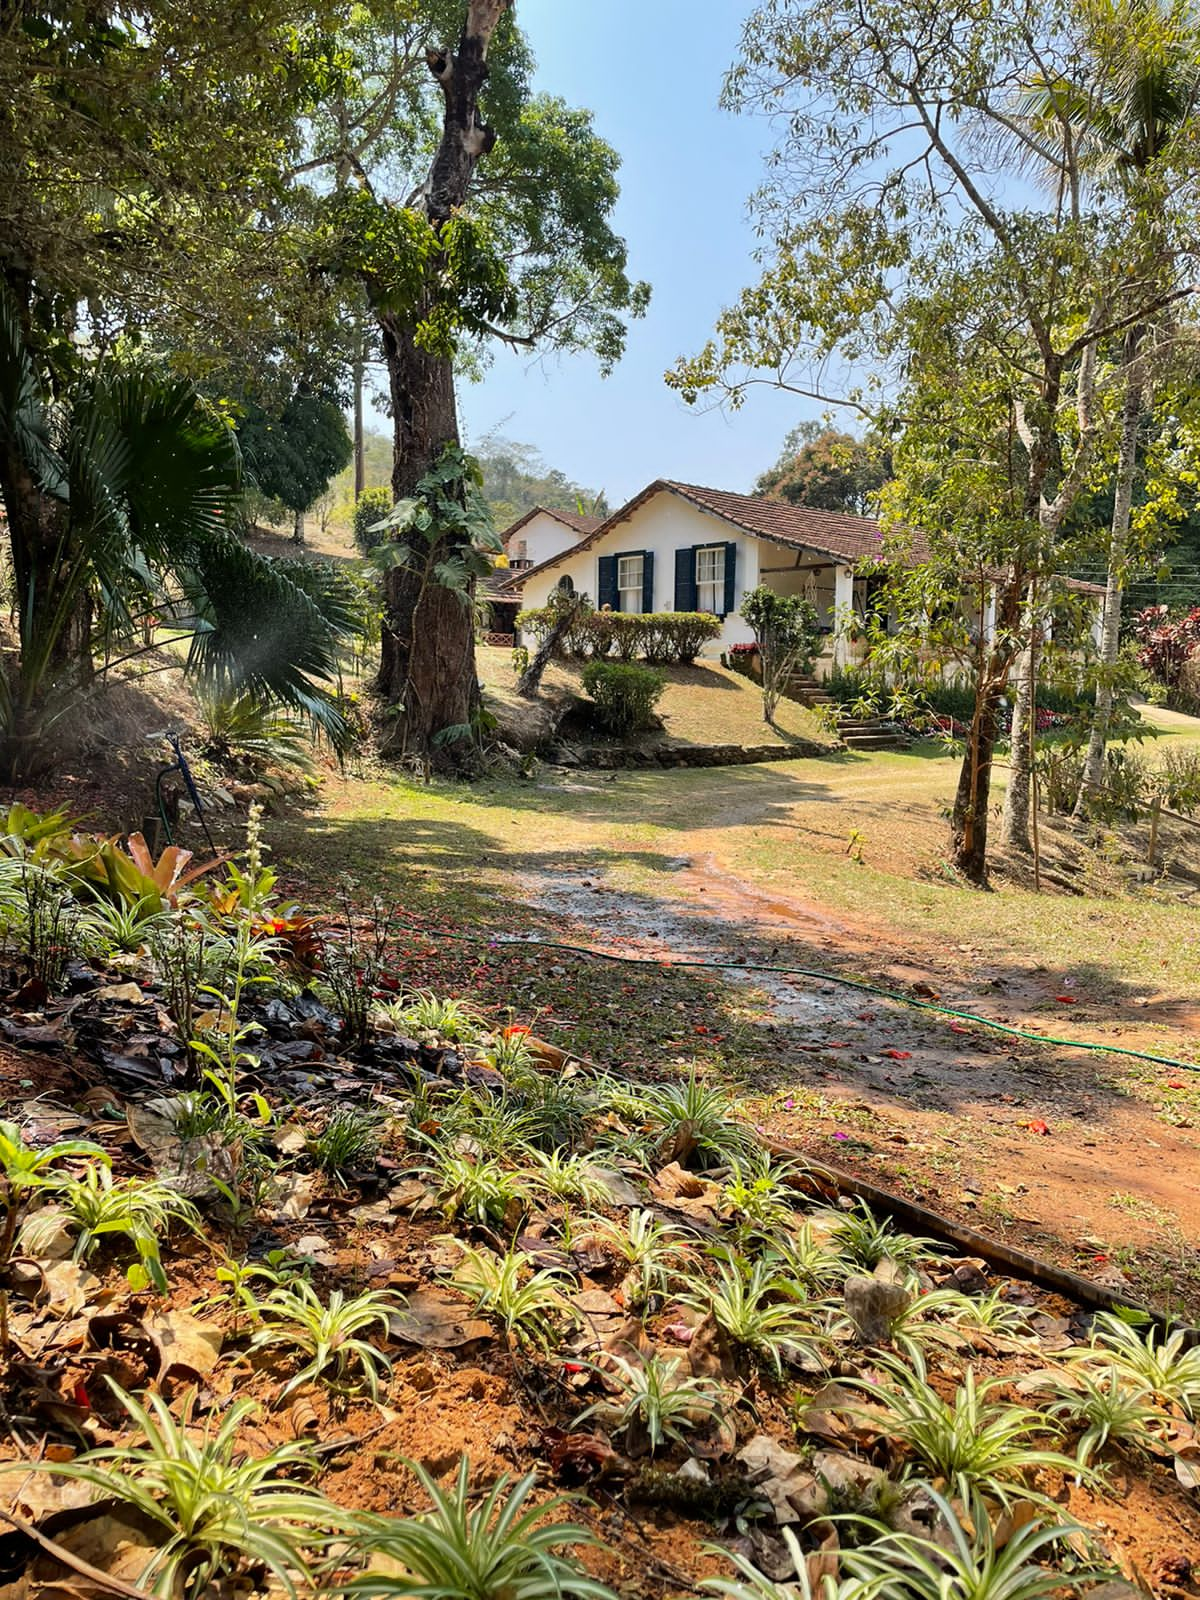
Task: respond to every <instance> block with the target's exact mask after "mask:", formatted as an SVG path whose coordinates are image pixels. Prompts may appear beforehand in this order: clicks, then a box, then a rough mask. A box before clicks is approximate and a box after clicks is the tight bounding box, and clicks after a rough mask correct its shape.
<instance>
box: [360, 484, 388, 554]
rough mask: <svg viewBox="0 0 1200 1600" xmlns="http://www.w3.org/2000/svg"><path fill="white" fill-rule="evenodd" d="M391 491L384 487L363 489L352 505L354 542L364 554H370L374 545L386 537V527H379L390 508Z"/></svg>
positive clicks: (380, 542)
mask: <svg viewBox="0 0 1200 1600" xmlns="http://www.w3.org/2000/svg"><path fill="white" fill-rule="evenodd" d="M392 504H393V501H392V491H391V490H390V489H386V488H382V487H380V488H374V489H364V490H363V492H362V493H361V494H360V495H359V497H358V499H357V501H356V502H355V505H354V518H353V522H352V528H353V532H354V543H355V544H356V545H357V547H358V549H359V550H360V551H361V552H362V553H363V555H364V556H366V555H370V553H371V551H372V550H374V549H375V547H376V545H380V544H382V543H383V542H384V540H385V539H386V538H387V536H388V534H387V529H386V528H383V527H380V526H379V524H380V523H382V522H383V521H384V520H385V518H386V517H387V516H388V515H389V514H390V512H391V509H392Z"/></svg>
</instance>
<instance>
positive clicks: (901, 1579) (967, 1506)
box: [725, 1488, 1103, 1600]
mask: <svg viewBox="0 0 1200 1600" xmlns="http://www.w3.org/2000/svg"><path fill="white" fill-rule="evenodd" d="M928 1493H929V1495H930V1498H931V1499H932V1500H933V1503H934V1506H935V1507H936V1513H937V1524H936V1525H937V1527H938V1529H939V1530H940V1529H941V1528H945V1529H946V1530H947V1533H948V1535H949V1538H948V1540H947V1539H943V1538H930V1537H926V1536H925V1535H923V1534H919V1533H913V1532H911V1531H907V1530H905V1531H901V1532H897V1531H895V1530H893V1529H890V1528H887V1527H884V1526H883V1525H882V1524H880V1523H871V1522H866V1523H865V1527H866V1528H867V1529H869V1530H870V1531H871V1532H873V1533H876V1534H878V1535H879V1537H878V1538H877V1539H875V1540H873V1541H872V1542H870V1543H864V1544H860V1545H859V1546H858V1547H857V1548H856V1549H851V1550H848V1551H846V1552H845V1553H844V1555H843V1558H842V1559H843V1563H844V1565H845V1567H846V1568H847V1569H848V1571H849V1572H850V1573H851V1574H852V1575H853V1576H852V1578H851V1582H857V1583H858V1584H859V1585H860V1587H859V1589H858V1590H857V1591H852V1593H856V1595H857V1596H861V1600H869V1597H870V1596H872V1595H882V1594H887V1595H888V1596H892V1595H895V1596H896V1597H897V1600H1050V1597H1051V1596H1052V1595H1057V1594H1061V1593H1062V1592H1063V1591H1064V1590H1067V1591H1068V1592H1070V1591H1072V1590H1076V1589H1090V1588H1091V1587H1092V1586H1093V1585H1095V1584H1097V1583H1098V1582H1100V1581H1101V1579H1102V1576H1103V1574H1102V1573H1100V1572H1098V1571H1095V1570H1090V1569H1087V1568H1082V1569H1079V1570H1076V1571H1074V1572H1067V1573H1064V1572H1060V1571H1057V1570H1055V1569H1054V1568H1053V1567H1050V1566H1048V1565H1046V1556H1047V1554H1048V1553H1049V1551H1050V1550H1051V1548H1052V1547H1053V1546H1054V1545H1055V1544H1058V1543H1060V1542H1065V1541H1077V1540H1078V1539H1079V1537H1080V1529H1079V1528H1078V1527H1077V1526H1076V1525H1075V1524H1073V1523H1070V1522H1064V1521H1062V1520H1060V1514H1059V1512H1058V1510H1057V1507H1055V1508H1054V1509H1053V1513H1052V1514H1053V1517H1054V1520H1053V1521H1049V1522H1048V1521H1046V1520H1045V1517H1044V1515H1043V1514H1034V1515H1033V1516H1028V1515H1024V1516H1023V1517H1022V1519H1020V1520H1016V1519H1014V1520H1016V1525H1015V1526H1013V1527H1007V1526H1006V1527H1005V1530H1004V1534H1003V1537H1001V1534H1000V1530H999V1528H993V1526H992V1519H991V1513H990V1511H989V1509H988V1505H987V1502H986V1500H985V1499H984V1498H983V1496H982V1495H980V1494H971V1495H964V1496H960V1497H958V1499H952V1498H951V1497H950V1495H949V1494H948V1493H943V1492H940V1491H939V1490H937V1489H933V1488H931V1489H929V1490H928ZM960 1501H961V1502H962V1503H961V1508H960V1503H959V1502H960ZM725 1592H726V1593H728V1592H729V1591H728V1590H726V1591H725Z"/></svg>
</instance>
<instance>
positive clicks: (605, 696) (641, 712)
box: [583, 661, 667, 738]
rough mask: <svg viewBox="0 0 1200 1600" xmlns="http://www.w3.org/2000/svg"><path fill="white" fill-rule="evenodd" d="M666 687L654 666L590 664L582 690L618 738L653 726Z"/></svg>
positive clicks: (586, 668) (612, 663) (664, 680)
mask: <svg viewBox="0 0 1200 1600" xmlns="http://www.w3.org/2000/svg"><path fill="white" fill-rule="evenodd" d="M666 686H667V680H666V678H665V677H664V676H663V674H662V673H661V672H655V671H654V670H653V669H652V668H651V667H635V666H633V665H632V664H629V663H625V664H622V663H618V662H608V661H589V662H588V664H587V666H586V667H584V669H583V687H584V688H585V689H586V690H587V692H588V694H590V695H591V697H592V700H593V701H594V702H595V707H596V716H597V717H598V718H599V720H600V723H601V725H602V726H603V727H604V728H605V730H606V731H607V732H609V733H611V734H614V735H615V736H616V737H618V738H623V737H624V736H625V735H627V734H630V733H638V732H641V731H642V730H643V729H646V728H650V727H653V725H654V707H655V706H656V705H657V703H658V701H659V700H660V699H661V698H662V693H663V690H664V689H665V688H666Z"/></svg>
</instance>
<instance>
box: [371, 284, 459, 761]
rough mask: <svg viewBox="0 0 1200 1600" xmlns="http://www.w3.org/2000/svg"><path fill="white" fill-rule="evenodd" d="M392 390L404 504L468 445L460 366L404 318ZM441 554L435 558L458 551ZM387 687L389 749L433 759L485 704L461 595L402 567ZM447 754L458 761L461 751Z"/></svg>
mask: <svg viewBox="0 0 1200 1600" xmlns="http://www.w3.org/2000/svg"><path fill="white" fill-rule="evenodd" d="M380 327H381V330H382V334H383V353H384V360H385V362H386V364H387V370H388V379H389V383H390V386H391V397H392V416H393V419H394V426H395V438H396V450H395V458H394V465H393V468H392V493H393V495H394V496H395V498H396V499H397V500H404V499H406V498H408V497H409V496H410V495H412V494H413V493H414V491H415V490H416V487H417V484H418V483H419V482H420V480H421V479H422V478H423V477H424V476H425V474H426V473H427V472H428V471H429V470H430V468H431V467H432V466H433V465H434V464H435V462H436V461H437V459H438V456H439V455H440V454H441V452H442V450H443V449H444V447H445V446H446V445H447V444H457V443H458V411H457V407H456V405H455V398H454V367H453V364H452V363H451V362H450V361H449V360H448V359H446V358H445V357H441V356H434V355H431V354H430V353H429V352H428V351H427V350H423V349H421V348H420V347H419V346H418V345H417V343H416V341H415V340H414V338H413V336H412V332H411V330H410V329H409V327H408V326H407V325H406V324H404V323H402V322H401V321H400V320H399V319H398V318H396V317H391V316H388V315H384V316H381V317H380ZM449 553H450V550H449V544H448V542H447V543H446V544H445V545H444V546H442V547H435V550H434V552H433V557H432V559H431V563H430V564H432V560H435V559H437V558H439V557H440V556H441V555H443V554H449ZM384 591H385V592H384V627H383V638H382V654H381V658H380V668H379V688H380V692H381V693H382V694H383V695H384V696H385V697H386V699H387V701H388V704H389V719H388V730H387V742H386V748H387V749H388V750H389V751H390V752H391V753H392V754H394V755H402V754H409V755H416V756H418V757H426V756H428V755H429V754H430V751H431V749H432V741H433V740H434V738H435V737H436V735H437V734H439V733H441V732H443V731H444V730H445V729H447V728H458V727H463V726H465V725H466V724H467V723H469V722H470V720H471V717H472V715H473V714H474V712H475V710H476V708H477V707H478V704H479V684H478V680H477V679H476V676H475V629H474V619H473V616H472V611H471V607H470V605H469V604H466V603H464V599H463V596H462V594H461V593H459V592H457V591H455V590H451V589H447V588H443V587H442V586H441V585H439V584H436V583H432V582H428V581H427V580H426V578H425V576H424V573H423V572H421V571H417V570H415V569H413V568H410V567H393V569H392V570H391V571H390V572H389V573H388V574H387V577H386V579H385V584H384ZM445 753H446V755H447V756H448V757H450V759H451V760H453V755H454V752H453V746H452V745H451V746H448V747H447V750H446V752H445Z"/></svg>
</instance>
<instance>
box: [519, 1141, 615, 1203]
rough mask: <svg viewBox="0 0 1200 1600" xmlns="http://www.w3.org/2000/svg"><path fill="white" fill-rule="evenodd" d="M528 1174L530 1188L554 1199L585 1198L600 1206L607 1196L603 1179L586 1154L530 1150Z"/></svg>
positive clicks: (526, 1174) (585, 1200)
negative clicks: (546, 1152)
mask: <svg viewBox="0 0 1200 1600" xmlns="http://www.w3.org/2000/svg"><path fill="white" fill-rule="evenodd" d="M527 1160H528V1161H529V1167H528V1168H527V1170H526V1173H525V1177H526V1179H527V1181H528V1183H529V1185H530V1187H531V1188H534V1189H540V1190H541V1191H542V1193H543V1194H548V1195H551V1196H552V1197H553V1198H554V1199H555V1200H582V1201H584V1203H585V1204H586V1205H589V1206H595V1205H601V1204H603V1202H604V1201H605V1200H607V1199H608V1189H607V1187H606V1186H605V1183H604V1179H603V1178H601V1177H598V1176H597V1175H596V1173H595V1172H594V1171H593V1170H592V1167H591V1164H590V1163H589V1161H588V1160H587V1158H586V1157H585V1156H573V1155H565V1154H564V1153H563V1152H562V1151H561V1150H552V1151H551V1152H550V1153H549V1155H545V1154H543V1152H542V1151H540V1150H530V1151H529V1153H528V1156H527Z"/></svg>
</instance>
